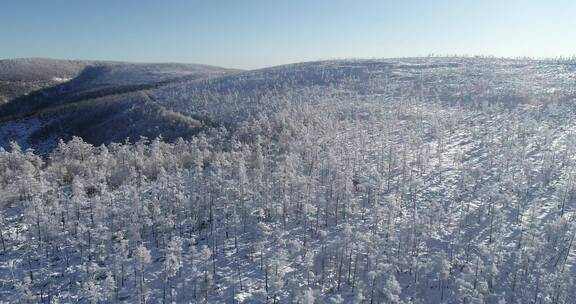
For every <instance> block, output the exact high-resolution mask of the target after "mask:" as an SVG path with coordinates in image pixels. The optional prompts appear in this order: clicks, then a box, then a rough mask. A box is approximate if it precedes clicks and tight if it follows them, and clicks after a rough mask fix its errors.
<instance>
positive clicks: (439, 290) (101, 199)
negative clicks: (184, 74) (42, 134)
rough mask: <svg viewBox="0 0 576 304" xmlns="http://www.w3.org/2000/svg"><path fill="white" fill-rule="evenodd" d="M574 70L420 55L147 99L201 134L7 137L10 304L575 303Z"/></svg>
mask: <svg viewBox="0 0 576 304" xmlns="http://www.w3.org/2000/svg"><path fill="white" fill-rule="evenodd" d="M351 71H354V73H352V72H351ZM575 81H576V78H575V77H574V63H573V61H570V60H557V61H530V60H501V59H484V58H476V59H471V58H420V59H410V60H388V61H352V62H321V63H306V64H302V65H292V66H285V67H278V68H272V69H266V70H260V71H249V72H244V73H241V74H238V75H232V76H224V77H221V78H217V79H211V80H205V81H191V82H186V83H181V84H178V85H174V86H164V87H161V88H156V89H153V90H149V91H146V92H145V93H146V95H144V96H138V97H136V98H138V99H140V98H142V99H146V98H149V99H150V101H149V102H152V103H154V104H156V105H159V106H162V108H163V109H169V110H170V111H172V112H171V113H173V114H174V115H176V114H177V115H182V116H185V117H189V118H190V117H195V119H197V120H199V121H200V120H201V119H202V121H204V122H205V124H204V125H205V126H206V127H205V128H204V129H202V130H201V131H200V133H198V134H195V135H192V136H191V137H189V139H186V140H175V141H174V142H165V141H163V140H162V139H155V140H152V139H151V140H148V139H141V140H140V141H138V142H135V143H132V144H130V143H126V144H110V145H108V146H99V147H94V146H92V145H90V144H87V143H85V142H84V141H83V140H82V139H80V138H75V139H73V140H72V141H70V142H68V143H64V142H61V143H60V144H59V145H58V147H57V148H56V149H55V150H54V151H53V152H52V153H50V154H49V155H48V156H47V157H39V156H38V155H35V154H33V153H32V152H30V151H28V152H25V151H22V150H21V149H19V148H18V147H17V146H13V147H12V149H11V151H10V152H7V151H4V150H0V172H1V174H0V185H1V187H0V189H1V191H2V193H0V198H1V202H2V205H3V211H2V219H1V221H0V223H1V224H0V227H1V229H0V232H1V233H0V237H1V241H2V248H1V249H2V254H1V255H0V262H1V263H0V273H1V274H2V275H0V278H2V280H1V281H0V298H1V299H3V300H5V301H8V302H18V301H22V300H24V301H29V302H45V303H47V302H55V301H60V302H74V301H80V302H83V303H97V302H99V301H100V302H115V301H118V302H126V303H134V302H162V301H164V302H176V303H188V302H203V301H204V302H209V303H238V302H242V303H266V302H268V303H502V302H506V303H571V302H572V299H574V297H575V296H576V294H575V289H574V288H573V287H574V286H575V283H574V275H575V270H576V265H575V263H576V249H574V246H575V244H574V237H575V234H576V224H575V208H576V187H575V184H574V172H575V169H576V167H575V166H576V164H575V156H574V155H575V153H574V152H575V149H576V137H575V133H574V131H575V129H574V128H575V127H574V126H575V123H576V107H575V104H574V102H575V101H576V100H574V89H575V86H574V83H575ZM189 115H190V116H189ZM208 121H209V122H210V124H209V123H207V122H208Z"/></svg>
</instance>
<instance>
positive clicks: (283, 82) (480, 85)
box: [0, 57, 576, 152]
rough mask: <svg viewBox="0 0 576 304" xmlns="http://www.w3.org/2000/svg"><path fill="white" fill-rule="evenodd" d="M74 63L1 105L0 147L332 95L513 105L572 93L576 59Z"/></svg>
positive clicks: (181, 132)
mask: <svg viewBox="0 0 576 304" xmlns="http://www.w3.org/2000/svg"><path fill="white" fill-rule="evenodd" d="M31 62H32V63H33V62H35V61H34V60H32V61H31ZM40 62H41V63H42V62H43V61H42V60H40ZM71 62H72V63H70V62H68V61H64V62H63V65H64V66H63V67H61V68H59V70H58V69H56V70H57V73H56V72H55V73H53V74H47V73H44V75H45V76H42V77H48V76H53V77H55V75H60V76H67V75H71V74H65V73H64V72H62V73H64V74H62V73H60V72H58V71H66V73H73V72H74V71H75V70H74V69H73V68H72V67H77V66H80V65H82V64H85V66H84V67H83V69H82V70H81V71H80V72H78V74H76V75H75V76H74V77H73V78H72V79H70V80H68V81H65V82H59V83H56V84H54V85H52V86H49V87H47V88H44V89H41V90H37V91H35V92H32V93H29V94H27V95H22V96H20V97H18V98H15V99H13V100H12V101H10V102H8V103H6V104H4V105H0V146H2V147H5V148H6V147H8V146H9V142H10V141H16V142H18V143H19V144H20V145H22V147H24V148H34V149H36V150H38V151H40V152H42V151H45V152H47V151H50V150H51V149H53V148H54V147H55V145H56V143H57V141H58V139H60V138H62V139H64V140H68V139H71V138H72V137H73V136H80V137H82V138H83V139H84V140H86V141H87V142H89V143H92V144H95V145H99V144H106V143H111V142H123V141H125V140H126V139H127V138H130V140H132V141H134V140H138V139H139V138H140V136H146V137H149V138H154V137H157V136H159V135H162V136H163V137H164V139H166V140H167V141H172V140H175V139H177V138H179V137H183V138H189V137H190V136H193V135H194V134H197V133H198V132H202V131H206V130H209V129H210V128H214V127H219V126H226V127H232V128H235V127H239V126H240V125H242V123H244V122H247V121H250V120H251V119H255V118H257V117H259V116H260V115H267V114H270V113H275V112H277V111H279V110H281V109H282V108H285V107H286V106H291V105H293V104H294V103H298V104H301V106H302V107H310V106H329V104H326V102H327V100H331V101H330V102H334V100H341V101H342V102H345V101H346V100H347V99H350V98H352V97H353V98H357V96H365V97H366V98H373V97H378V98H382V99H383V100H391V99H397V98H403V99H406V100H410V99H424V100H427V101H428V102H443V103H450V104H459V103H475V104H482V103H486V104H490V103H504V104H506V105H507V106H514V105H516V104H521V103H531V102H533V101H534V100H535V99H538V100H539V101H538V102H543V101H545V100H548V99H550V100H561V99H566V100H568V99H571V98H574V97H575V96H576V86H574V85H573V82H574V79H575V78H574V76H575V75H576V71H575V70H576V68H575V65H574V64H573V62H567V61H562V60H559V61H554V60H547V61H546V60H523V59H497V58H460V57H446V58H425V57H423V58H399V59H371V60H333V61H316V62H305V63H297V64H289V65H282V66H276V67H270V68H264V69H258V70H250V71H239V70H233V69H225V68H220V67H213V66H206V65H190V64H173V63H169V64H141V63H119V62H80V63H78V62H75V61H71ZM24 63H25V64H24V65H23V66H27V65H29V64H31V63H30V62H28V61H26V60H24ZM49 63H50V64H53V63H54V62H52V61H49ZM50 64H49V65H50ZM13 70H14V69H13ZM15 71H19V70H17V69H16V70H15ZM59 73H60V74H59ZM15 74H17V73H15ZM36 75H37V76H35V77H40V76H38V75H40V74H36ZM46 75H48V76H46ZM457 88H458V89H457Z"/></svg>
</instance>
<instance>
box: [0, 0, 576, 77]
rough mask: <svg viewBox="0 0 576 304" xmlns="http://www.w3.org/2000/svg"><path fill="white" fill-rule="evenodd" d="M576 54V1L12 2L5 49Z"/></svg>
mask: <svg viewBox="0 0 576 304" xmlns="http://www.w3.org/2000/svg"><path fill="white" fill-rule="evenodd" d="M430 53H435V54H466V55H496V56H508V57H510V56H534V57H555V56H570V55H575V54H576V1H575V0H524V1H521V0H438V1H435V0H429V1H424V0H419V1H417V0H404V1H386V0H380V1H376V0H365V1H363V0H356V1H353V0H282V1H280V0H278V1H276V0H260V1H257V0H229V1H219V0H205V1H194V0H50V1H48V0H37V1H30V0H0V58H16V57H52V58H70V59H106V60H125V61H147V62H167V61H168V62H191V63H205V64H214V65H220V66H227V67H237V68H257V67H264V66H270V65H277V64H283V63H291V62H298V61H308V60H316V59H333V58H350V57H358V58H373V57H405V56H422V55H427V54H430Z"/></svg>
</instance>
